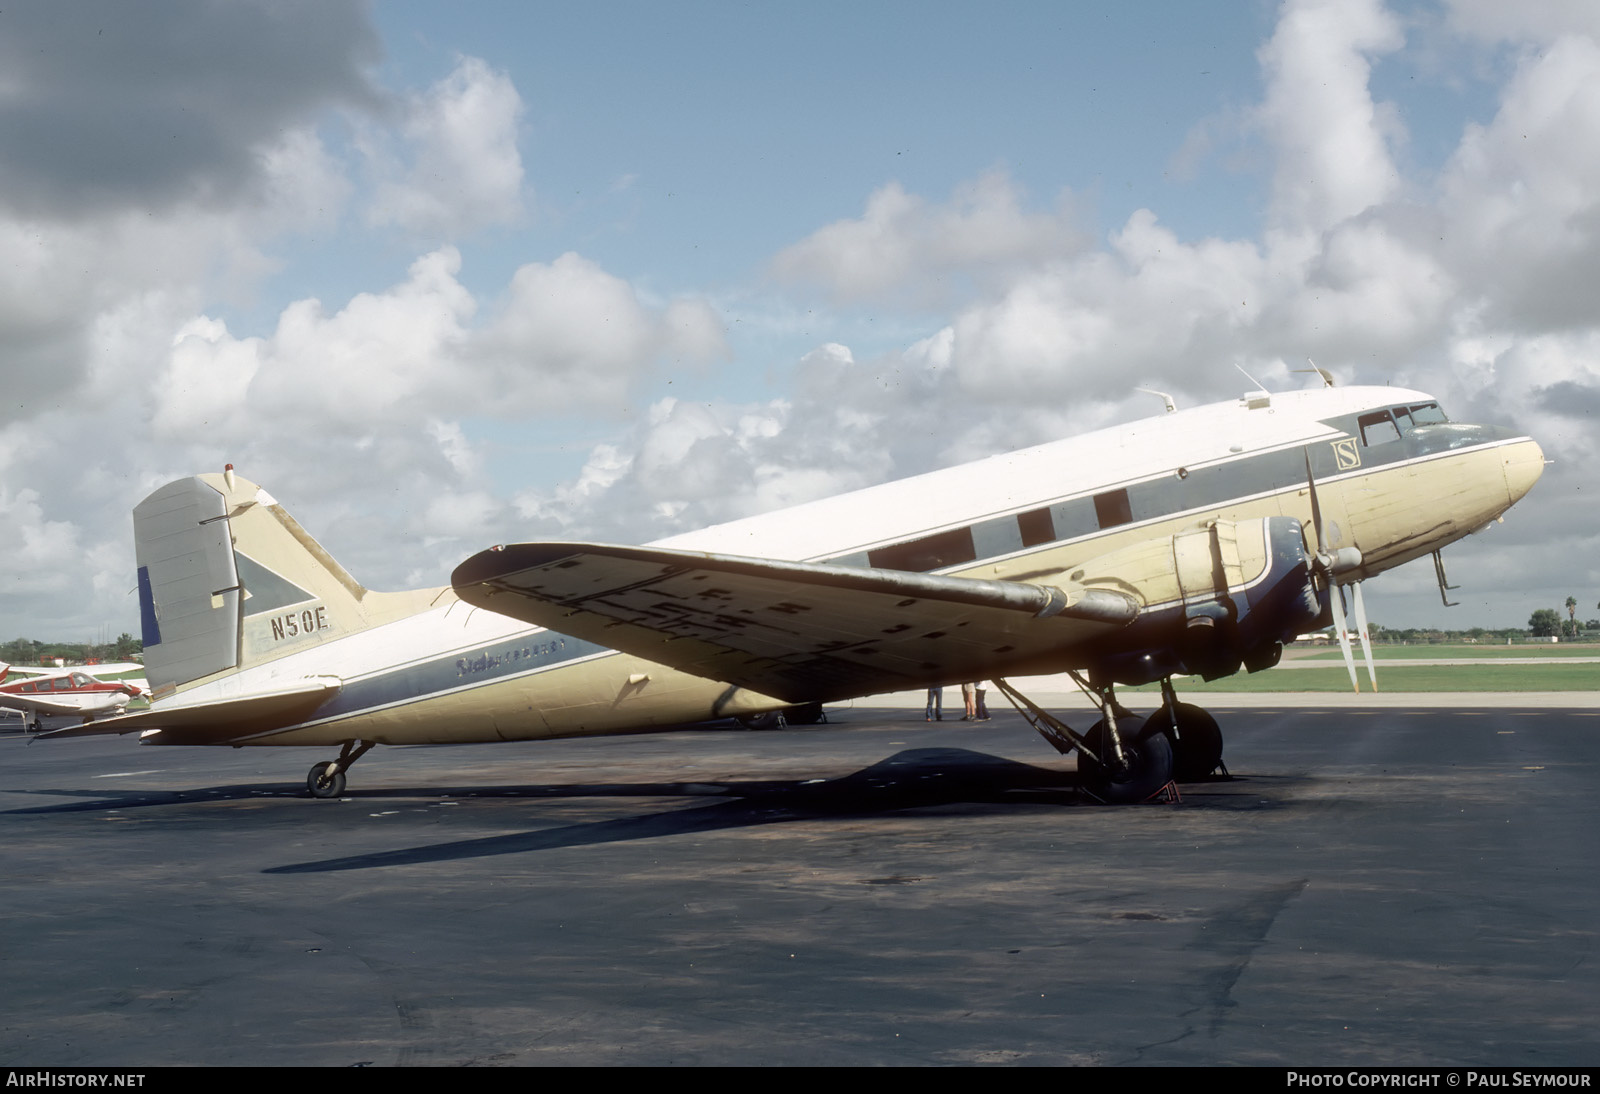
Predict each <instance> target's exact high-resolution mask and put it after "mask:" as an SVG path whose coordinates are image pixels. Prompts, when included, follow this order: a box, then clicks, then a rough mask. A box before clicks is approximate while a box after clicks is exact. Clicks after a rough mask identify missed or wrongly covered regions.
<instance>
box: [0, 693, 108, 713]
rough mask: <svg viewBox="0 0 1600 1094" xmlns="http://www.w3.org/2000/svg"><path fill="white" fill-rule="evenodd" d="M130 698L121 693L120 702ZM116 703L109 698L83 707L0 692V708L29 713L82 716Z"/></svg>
mask: <svg viewBox="0 0 1600 1094" xmlns="http://www.w3.org/2000/svg"><path fill="white" fill-rule="evenodd" d="M130 698H131V696H129V695H123V696H122V697H121V702H122V703H123V704H126V703H127V701H128V700H129V699H130ZM116 705H117V703H116V702H115V701H112V700H110V699H108V700H107V701H106V704H105V706H103V707H92V708H91V707H84V706H82V705H80V704H77V703H58V702H52V701H51V700H49V699H40V698H38V697H37V696H34V695H19V694H17V693H16V692H5V693H4V694H0V710H16V711H26V712H28V713H29V714H52V715H62V716H70V715H78V716H82V715H84V714H93V713H95V712H96V711H99V710H106V709H109V708H110V707H113V706H116Z"/></svg>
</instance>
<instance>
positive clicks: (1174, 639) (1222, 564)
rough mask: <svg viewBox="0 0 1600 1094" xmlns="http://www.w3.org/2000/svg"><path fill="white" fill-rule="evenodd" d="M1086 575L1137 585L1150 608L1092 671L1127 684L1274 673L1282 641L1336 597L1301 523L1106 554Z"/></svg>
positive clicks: (1280, 520) (1209, 532)
mask: <svg viewBox="0 0 1600 1094" xmlns="http://www.w3.org/2000/svg"><path fill="white" fill-rule="evenodd" d="M1078 573H1080V574H1082V575H1083V576H1082V577H1080V578H1078V580H1080V581H1081V582H1082V583H1083V584H1085V585H1088V586H1094V585H1096V584H1099V585H1101V586H1102V587H1115V588H1120V589H1123V590H1125V591H1126V590H1128V589H1129V588H1130V586H1131V587H1132V588H1133V589H1135V590H1137V591H1138V593H1139V594H1140V596H1141V597H1142V598H1143V600H1144V607H1143V608H1142V609H1141V611H1140V613H1139V618H1138V620H1137V621H1136V622H1135V623H1134V624H1133V625H1132V626H1130V627H1129V628H1128V629H1127V630H1126V631H1124V632H1123V633H1122V634H1121V635H1119V636H1118V640H1117V642H1116V643H1115V646H1114V647H1113V649H1112V650H1110V651H1108V653H1107V655H1106V656H1104V657H1102V658H1101V659H1100V660H1099V662H1098V664H1097V665H1095V666H1094V667H1093V669H1092V670H1091V675H1092V676H1097V677H1099V678H1100V679H1102V680H1105V681H1106V682H1112V683H1119V684H1145V683H1149V682H1151V681H1153V680H1159V679H1161V678H1162V677H1164V676H1169V675H1172V674H1174V673H1183V674H1187V675H1192V676H1201V677H1203V678H1205V679H1207V680H1215V679H1218V678H1219V677H1223V676H1230V675H1232V674H1233V673H1236V672H1238V671H1239V669H1240V668H1241V667H1244V668H1246V669H1248V670H1249V671H1251V672H1258V671H1260V670H1261V669H1265V668H1270V667H1272V666H1273V665H1275V664H1277V663H1278V658H1279V657H1280V656H1281V654H1282V652H1283V643H1284V642H1286V641H1289V640H1291V639H1293V638H1294V637H1295V636H1296V635H1298V634H1301V633H1302V632H1304V631H1305V630H1306V629H1308V628H1310V627H1311V626H1313V625H1314V624H1315V623H1316V621H1317V619H1318V617H1319V616H1321V615H1322V614H1323V613H1324V612H1325V610H1326V602H1327V596H1328V593H1327V589H1326V588H1325V587H1323V588H1319V585H1321V584H1322V583H1321V582H1319V581H1318V580H1317V578H1316V569H1315V563H1314V559H1313V556H1312V555H1311V553H1310V552H1309V551H1308V550H1307V549H1306V543H1305V538H1304V536H1303V535H1302V532H1301V528H1300V523H1299V521H1297V520H1295V519H1294V518H1293V517H1265V518H1260V519H1256V520H1247V521H1216V522H1213V523H1211V524H1208V525H1206V526H1205V527H1203V528H1199V529H1195V530H1193V531H1188V532H1182V533H1179V534H1178V535H1175V536H1172V537H1170V539H1165V540H1152V541H1148V542H1146V543H1143V544H1138V545H1135V546H1134V547H1131V548H1126V549H1124V550H1122V551H1116V552H1113V553H1112V554H1109V555H1105V556H1102V557H1101V558H1098V559H1095V560H1094V561H1093V562H1092V563H1090V564H1089V565H1088V566H1085V567H1084V568H1083V569H1082V570H1080V571H1078ZM1096 575H1104V576H1102V577H1100V578H1099V579H1098V580H1097V578H1096ZM1074 577H1077V574H1074Z"/></svg>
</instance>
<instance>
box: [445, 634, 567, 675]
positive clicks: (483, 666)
mask: <svg viewBox="0 0 1600 1094" xmlns="http://www.w3.org/2000/svg"><path fill="white" fill-rule="evenodd" d="M566 644H567V643H566V641H565V640H563V639H560V638H556V639H553V640H551V641H549V642H540V643H537V644H535V645H532V646H517V647H514V648H512V649H509V650H502V651H500V652H499V653H489V652H487V651H485V652H484V653H480V654H478V656H476V657H461V658H457V659H456V676H458V677H461V676H471V675H472V674H474V673H479V672H489V671H490V670H492V669H498V668H504V667H510V666H513V665H516V664H517V663H518V662H521V661H523V660H526V659H528V658H533V657H545V656H548V655H549V654H552V653H555V652H556V651H557V650H560V649H563V648H565V646H566ZM519 667H520V666H519Z"/></svg>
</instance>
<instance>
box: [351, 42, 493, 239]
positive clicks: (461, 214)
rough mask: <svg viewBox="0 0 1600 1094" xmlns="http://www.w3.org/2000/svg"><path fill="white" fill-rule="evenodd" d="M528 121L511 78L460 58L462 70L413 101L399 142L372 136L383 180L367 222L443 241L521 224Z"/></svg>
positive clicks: (472, 59)
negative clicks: (520, 136)
mask: <svg viewBox="0 0 1600 1094" xmlns="http://www.w3.org/2000/svg"><path fill="white" fill-rule="evenodd" d="M521 117H522V97H521V96H520V95H518V94H517V89H516V87H515V86H514V85H513V84H512V82H511V79H510V77H508V76H507V75H506V74H505V73H503V72H497V71H495V70H494V69H492V68H490V67H489V66H488V65H487V64H485V63H484V62H483V61H482V60H479V59H478V58H476V57H463V58H461V60H460V61H459V62H458V63H457V65H456V68H455V71H453V72H451V73H450V74H449V75H448V76H446V77H445V78H444V79H442V80H440V81H439V82H438V83H436V84H435V85H434V86H433V87H432V88H430V89H429V90H428V91H427V92H426V93H423V94H420V95H415V96H412V97H411V98H410V99H409V100H408V102H407V104H406V108H405V120H404V123H403V124H402V126H401V131H400V134H399V135H398V136H397V137H395V138H389V137H387V135H386V133H385V132H379V133H376V134H374V135H372V136H369V146H370V147H369V151H370V152H371V154H372V155H373V156H374V159H375V163H376V168H377V170H378V172H379V174H380V181H379V183H378V185H377V192H376V194H375V195H374V197H373V200H372V204H371V205H370V206H369V207H368V210H367V217H368V219H369V220H370V221H371V222H372V223H374V224H393V225H397V226H399V227H401V228H403V229H405V230H407V231H409V232H413V233H415V234H417V235H421V236H426V237H429V238H443V239H450V238H455V237H457V236H459V235H461V234H462V233H465V232H471V231H474V230H476V229H478V228H482V227H486V226H489V225H493V224H505V223H511V222H515V221H516V220H518V219H520V218H521V216H522V213H523V192H522V191H523V168H522V154H521V152H520V151H519V150H518V148H517V125H518V122H519V120H520V119H521ZM394 145H399V146H400V148H399V149H398V150H396V149H395V148H394V147H393V146H394Z"/></svg>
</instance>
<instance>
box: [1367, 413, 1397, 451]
mask: <svg viewBox="0 0 1600 1094" xmlns="http://www.w3.org/2000/svg"><path fill="white" fill-rule="evenodd" d="M1357 422H1358V423H1359V424H1360V426H1361V443H1362V444H1365V445H1367V446H1368V447H1369V448H1370V447H1372V446H1374V445H1380V444H1388V443H1389V442H1390V441H1398V440H1399V439H1400V428H1399V427H1398V426H1396V425H1395V424H1394V419H1393V418H1391V417H1389V412H1388V411H1387V410H1380V411H1378V412H1377V413H1376V414H1363V415H1361V417H1360V418H1358V419H1357Z"/></svg>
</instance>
